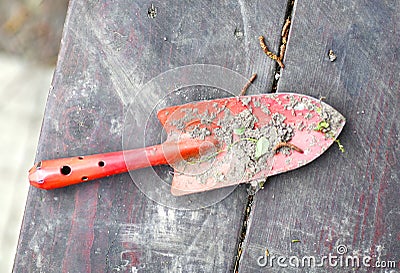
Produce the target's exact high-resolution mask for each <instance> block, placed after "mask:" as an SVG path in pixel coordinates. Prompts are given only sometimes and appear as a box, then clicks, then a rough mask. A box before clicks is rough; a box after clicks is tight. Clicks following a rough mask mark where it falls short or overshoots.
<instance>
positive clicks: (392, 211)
mask: <svg viewBox="0 0 400 273" xmlns="http://www.w3.org/2000/svg"><path fill="white" fill-rule="evenodd" d="M399 14H400V6H399V4H398V3H395V2H394V1H333V2H332V1H318V2H313V1H301V0H300V1H296V5H295V9H294V19H293V24H292V27H291V32H290V39H289V44H288V48H287V51H286V55H285V61H284V63H285V65H286V68H285V69H284V70H283V73H282V77H281V79H280V81H279V84H278V91H293V92H298V93H304V94H307V95H312V96H314V97H316V98H318V97H321V96H324V97H326V102H327V103H329V104H330V105H332V106H334V107H335V108H336V109H338V110H339V111H340V112H341V113H342V114H343V115H344V116H345V117H346V118H347V125H346V127H345V129H344V131H343V133H342V134H341V135H340V140H341V142H342V144H343V145H344V147H345V149H346V151H345V153H344V154H342V153H341V152H340V151H339V149H338V148H337V146H332V147H331V148H330V149H329V150H328V151H327V152H326V153H325V154H323V155H322V156H321V157H320V158H318V159H317V160H316V161H314V162H313V163H311V164H310V165H308V166H306V167H303V168H301V169H298V170H295V171H292V172H290V173H286V174H283V175H279V176H276V177H272V178H270V179H269V182H268V183H267V184H266V185H265V189H264V190H263V191H260V192H258V193H257V195H256V196H255V200H254V205H253V209H252V212H251V217H250V218H251V219H250V223H249V226H250V229H249V230H248V233H247V237H246V242H245V247H244V254H243V257H242V261H241V266H240V272H349V271H352V270H353V269H352V268H350V267H346V266H340V265H337V266H336V267H333V266H329V265H328V262H327V261H326V262H325V266H324V267H323V268H322V267H315V268H309V267H305V268H303V269H297V268H294V267H292V266H290V265H289V266H288V267H286V268H283V267H279V266H278V265H277V260H275V261H274V263H273V267H272V268H271V266H269V265H267V266H265V267H261V266H259V265H258V264H257V259H258V258H259V257H260V256H262V255H264V252H265V250H266V249H268V250H269V254H270V255H271V256H270V260H271V257H272V256H275V257H277V256H283V257H285V258H286V259H287V260H286V261H285V264H286V265H288V259H289V257H291V256H295V257H298V258H300V259H301V258H302V257H305V256H312V255H314V256H315V257H316V258H317V261H319V262H320V261H321V256H323V255H329V254H331V255H338V252H337V247H338V246H339V245H345V246H346V247H347V249H348V251H347V255H351V256H358V257H359V259H360V260H361V259H362V258H363V257H365V256H370V257H372V261H371V264H372V263H373V262H375V261H376V260H381V261H396V263H397V270H398V266H399V265H398V260H399V253H400V240H399V235H400V233H399V231H400V206H399V198H398V194H399V192H400V179H399V178H400V177H399V172H400V171H399V170H400V165H399V152H398V151H399V144H398V139H399V116H398V109H399V106H400V97H399V95H400V94H399V88H400V86H399V80H400V76H399V75H400V65H399V56H400V55H399V53H400V51H399V46H398V43H399V39H398V29H399V27H400V25H399V20H398V19H399ZM330 49H332V50H333V51H334V52H335V54H336V55H337V59H336V61H334V62H331V61H330V60H329V58H328V51H329V50H330ZM292 240H300V242H294V243H292ZM338 256H339V257H340V256H342V257H345V256H346V255H338ZM293 259H294V260H293V261H295V258H293ZM260 262H261V263H263V262H265V260H261V261H260ZM391 270H393V269H389V268H386V269H377V268H368V267H366V266H363V265H362V263H361V267H360V268H359V271H360V272H395V270H393V271H391ZM396 272H397V271H396Z"/></svg>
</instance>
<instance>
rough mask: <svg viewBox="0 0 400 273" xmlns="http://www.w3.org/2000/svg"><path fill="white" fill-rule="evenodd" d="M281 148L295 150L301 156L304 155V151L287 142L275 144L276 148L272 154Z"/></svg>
mask: <svg viewBox="0 0 400 273" xmlns="http://www.w3.org/2000/svg"><path fill="white" fill-rule="evenodd" d="M282 147H288V148H290V149H292V150H295V151H296V152H299V153H301V154H302V153H304V151H303V150H302V149H300V148H299V147H297V146H296V145H294V144H292V143H288V142H280V143H278V144H276V146H275V147H274V148H273V149H272V150H273V151H274V152H277V151H278V150H279V149H280V148H282Z"/></svg>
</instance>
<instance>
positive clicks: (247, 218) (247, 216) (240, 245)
mask: <svg viewBox="0 0 400 273" xmlns="http://www.w3.org/2000/svg"><path fill="white" fill-rule="evenodd" d="M295 1H296V0H288V3H287V8H286V12H285V19H284V23H283V25H282V30H281V33H283V32H284V28H287V33H289V32H290V28H291V27H292V24H291V23H290V24H289V25H287V20H292V15H293V9H294V5H295ZM283 38H284V37H283V34H282V35H281V40H280V44H279V47H278V48H279V49H281V47H282V45H283V43H284V41H283ZM286 39H287V37H286ZM281 53H283V54H282V56H280V57H281V60H284V59H285V53H286V51H285V50H284V51H283V52H281ZM281 71H282V67H281V66H280V65H279V64H278V63H277V62H276V63H275V73H274V79H273V83H272V87H271V90H270V92H269V93H276V90H277V86H278V82H279V79H280V74H281ZM249 82H251V81H249ZM247 87H248V86H247ZM245 88H246V87H245ZM245 88H244V89H245ZM246 89H247V88H246ZM255 194H256V193H251V192H249V193H248V196H247V202H246V206H245V208H244V215H243V221H242V227H241V228H240V234H239V238H238V242H237V247H236V256H235V258H234V263H233V265H234V268H233V272H234V273H239V267H240V260H241V257H242V254H243V251H244V242H245V240H246V237H247V234H248V232H249V230H248V227H249V223H250V222H251V221H252V218H251V217H252V215H251V210H252V207H253V201H254V195H255Z"/></svg>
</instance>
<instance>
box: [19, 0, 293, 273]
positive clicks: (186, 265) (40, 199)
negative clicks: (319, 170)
mask: <svg viewBox="0 0 400 273" xmlns="http://www.w3.org/2000/svg"><path fill="white" fill-rule="evenodd" d="M154 6H155V7H156V8H157V15H156V17H154V18H149V17H148V16H147V13H148V8H149V7H150V4H149V3H148V2H146V1H135V2H132V1H100V2H99V1H83V0H72V1H70V6H69V11H68V15H67V19H66V24H65V28H64V34H63V39H62V43H61V51H60V55H59V60H58V64H57V68H56V71H55V74H54V78H53V83H52V87H51V88H50V92H49V97H48V102H47V106H46V112H45V117H44V121H43V127H42V132H41V137H40V140H39V145H38V151H37V157H36V159H37V160H42V159H51V158H57V157H65V156H75V155H85V154H92V153H99V152H108V151H114V150H120V149H121V148H122V134H123V128H124V114H125V111H126V109H127V106H128V105H129V102H130V100H131V98H132V94H133V93H134V91H135V90H137V89H140V87H141V86H143V84H145V83H146V82H148V81H149V80H151V79H152V78H153V77H155V76H157V75H159V74H160V73H162V72H165V71H167V70H169V69H171V68H176V67H179V66H182V65H188V64H196V63H208V64H214V65H219V66H223V67H226V68H229V69H231V70H234V71H237V72H239V73H240V74H242V75H243V76H244V77H246V78H248V77H249V76H250V75H251V74H253V72H254V71H257V72H258V73H259V77H258V79H257V82H256V83H255V85H254V86H252V87H250V89H249V92H253V93H254V92H256V89H257V88H258V89H261V87H262V90H261V91H266V90H270V89H271V85H272V78H273V74H272V72H273V70H274V66H275V64H274V63H273V61H271V60H268V59H267V58H265V57H264V56H263V52H261V51H259V50H258V41H257V37H258V35H259V34H260V33H264V34H265V33H268V34H269V38H268V40H269V43H270V47H271V48H274V49H278V46H279V45H278V42H279V32H280V30H279V26H280V25H281V24H282V22H283V20H284V19H283V17H284V13H285V8H286V7H285V3H281V2H279V3H269V4H268V5H266V3H265V2H255V3H251V4H250V3H244V1H239V2H231V1H219V2H215V1H196V2H191V3H187V4H185V5H182V3H181V2H180V1H175V2H173V1H165V2H157V3H154ZM258 18H267V19H266V20H263V21H262V22H260V21H259V19H258ZM241 33H242V34H243V35H242V34H241ZM182 77H184V75H182ZM165 92H167V90H154V93H148V94H143V96H147V97H146V98H147V100H148V101H149V102H150V101H151V99H152V98H153V97H154V96H153V95H156V97H157V96H162V94H163V93H165ZM237 92H238V93H239V92H240V89H238V90H237ZM146 98H143V100H145V99H146ZM138 115H140V112H138ZM138 137H140V136H138ZM246 200H247V194H246V190H245V188H244V187H239V188H238V189H237V190H236V191H234V192H233V193H232V194H231V195H230V196H229V197H227V198H226V199H224V200H223V201H222V202H220V203H218V204H216V205H214V206H212V207H209V208H205V209H201V210H192V211H179V210H174V209H169V208H167V207H164V206H161V205H158V204H157V203H155V202H153V201H151V200H149V199H148V198H147V197H146V196H144V195H143V194H142V193H141V192H140V191H139V190H138V188H137V187H136V186H135V185H134V184H133V183H132V180H131V178H130V176H129V175H128V174H124V175H119V176H115V177H110V178H106V179H102V180H100V181H96V182H91V183H87V184H85V185H79V186H71V187H68V188H64V189H59V190H54V191H41V190H38V189H35V188H31V189H30V191H29V196H28V200H27V209H26V212H25V217H24V222H23V225H22V230H21V236H20V240H19V245H18V249H17V255H16V259H15V264H14V272H113V271H119V272H134V271H133V270H135V269H138V270H140V271H139V272H228V271H231V270H232V268H233V263H234V259H235V255H236V244H237V239H238V237H239V232H240V228H241V222H242V216H243V211H244V208H245V204H246Z"/></svg>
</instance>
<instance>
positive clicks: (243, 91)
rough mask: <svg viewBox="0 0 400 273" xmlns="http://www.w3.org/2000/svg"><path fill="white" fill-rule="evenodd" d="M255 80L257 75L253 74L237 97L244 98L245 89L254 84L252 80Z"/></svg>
mask: <svg viewBox="0 0 400 273" xmlns="http://www.w3.org/2000/svg"><path fill="white" fill-rule="evenodd" d="M256 78H257V74H253V75H252V76H251V78H250V79H249V81H248V82H247V83H246V85H245V86H244V87H243V89H242V91H241V92H240V94H239V96H244V95H245V94H246V91H247V89H248V88H249V87H250V85H251V84H252V83H253V82H254V80H255V79H256Z"/></svg>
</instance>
